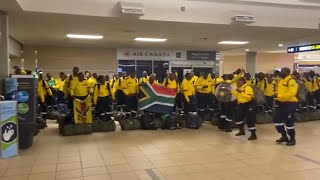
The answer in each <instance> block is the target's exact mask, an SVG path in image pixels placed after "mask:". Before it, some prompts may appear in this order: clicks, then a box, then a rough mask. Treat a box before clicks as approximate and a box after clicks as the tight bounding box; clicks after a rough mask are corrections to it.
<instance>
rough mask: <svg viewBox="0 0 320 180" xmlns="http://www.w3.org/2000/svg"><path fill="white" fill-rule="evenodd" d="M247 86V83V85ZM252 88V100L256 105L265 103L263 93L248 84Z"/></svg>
mask: <svg viewBox="0 0 320 180" xmlns="http://www.w3.org/2000/svg"><path fill="white" fill-rule="evenodd" d="M248 86H249V85H248ZM250 87H251V88H252V89H253V101H254V102H255V103H256V104H257V105H263V104H265V103H266V102H267V101H266V97H265V95H264V93H263V92H262V91H261V89H259V88H258V87H256V86H250Z"/></svg>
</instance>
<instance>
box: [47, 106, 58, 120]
mask: <svg viewBox="0 0 320 180" xmlns="http://www.w3.org/2000/svg"><path fill="white" fill-rule="evenodd" d="M47 115H48V116H47V117H48V119H50V120H57V119H58V118H59V112H58V111H56V110H54V109H53V108H52V109H50V110H48V114H47Z"/></svg>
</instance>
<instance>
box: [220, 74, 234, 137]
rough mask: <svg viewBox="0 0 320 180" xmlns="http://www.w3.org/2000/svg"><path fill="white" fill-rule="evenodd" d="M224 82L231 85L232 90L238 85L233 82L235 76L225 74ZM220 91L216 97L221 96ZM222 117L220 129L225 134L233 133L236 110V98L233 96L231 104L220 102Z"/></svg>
mask: <svg viewBox="0 0 320 180" xmlns="http://www.w3.org/2000/svg"><path fill="white" fill-rule="evenodd" d="M222 78H223V82H225V83H228V84H230V86H231V89H236V83H234V82H233V79H234V76H233V74H224V75H223V76H222ZM219 93H220V92H219V89H217V90H216V92H215V94H216V96H218V95H219ZM219 105H220V117H219V121H218V128H219V129H220V130H223V131H224V132H228V133H229V132H232V129H231V126H232V121H233V120H232V119H233V118H234V113H235V108H236V98H235V96H234V95H232V96H231V101H230V102H220V103H219Z"/></svg>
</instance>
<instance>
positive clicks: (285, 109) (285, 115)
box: [273, 102, 298, 138]
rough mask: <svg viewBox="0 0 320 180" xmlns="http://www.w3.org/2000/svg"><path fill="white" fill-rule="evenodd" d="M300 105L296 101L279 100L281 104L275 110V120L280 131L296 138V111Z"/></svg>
mask: <svg viewBox="0 0 320 180" xmlns="http://www.w3.org/2000/svg"><path fill="white" fill-rule="evenodd" d="M297 107H298V103H296V102H279V106H278V108H277V109H276V111H275V114H274V117H273V122H274V125H275V127H276V129H277V131H278V133H281V134H285V133H288V135H289V136H290V137H291V138H295V134H296V133H295V126H294V123H295V120H296V118H295V116H294V113H295V111H296V109H297Z"/></svg>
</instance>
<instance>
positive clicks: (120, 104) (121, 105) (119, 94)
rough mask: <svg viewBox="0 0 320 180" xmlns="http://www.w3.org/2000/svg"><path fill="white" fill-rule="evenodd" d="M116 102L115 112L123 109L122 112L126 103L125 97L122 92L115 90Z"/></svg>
mask: <svg viewBox="0 0 320 180" xmlns="http://www.w3.org/2000/svg"><path fill="white" fill-rule="evenodd" d="M115 95H116V100H117V108H116V110H117V111H120V110H121V108H123V110H125V106H126V103H127V96H126V95H125V94H124V92H123V91H122V90H117V91H116V94H115Z"/></svg>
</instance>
